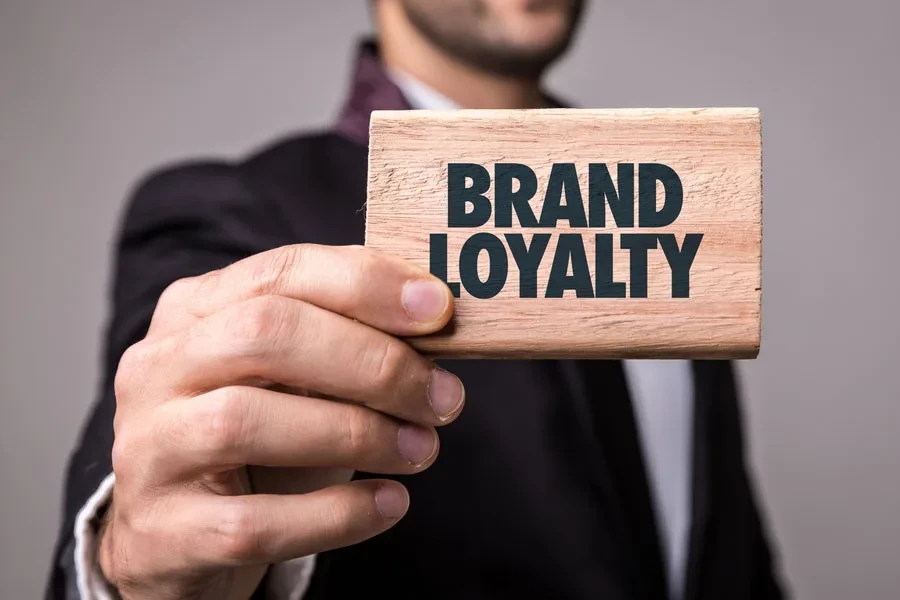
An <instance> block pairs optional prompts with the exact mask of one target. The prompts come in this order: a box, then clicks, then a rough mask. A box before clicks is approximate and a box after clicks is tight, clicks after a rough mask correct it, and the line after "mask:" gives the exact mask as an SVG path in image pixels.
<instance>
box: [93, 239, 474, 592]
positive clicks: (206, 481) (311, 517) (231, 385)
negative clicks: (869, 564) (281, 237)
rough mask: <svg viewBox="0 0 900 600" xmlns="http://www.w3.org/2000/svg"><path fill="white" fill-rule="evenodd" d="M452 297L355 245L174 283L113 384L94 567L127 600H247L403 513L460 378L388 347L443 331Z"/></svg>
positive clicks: (255, 260)
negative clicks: (110, 485) (109, 486)
mask: <svg viewBox="0 0 900 600" xmlns="http://www.w3.org/2000/svg"><path fill="white" fill-rule="evenodd" d="M452 313H453V297H452V295H451V294H450V290H449V289H448V288H447V287H446V286H445V285H444V284H443V283H442V282H441V281H440V280H438V279H437V278H435V277H433V276H431V275H430V274H429V273H427V272H425V271H423V270H422V269H419V268H417V267H415V266H413V265H411V264H409V263H407V262H405V261H402V260H400V259H396V258H392V257H390V256H387V255H385V254H381V253H377V252H374V251H371V250H367V249H365V248H361V247H328V246H317V245H298V246H289V247H284V248H279V249H277V250H272V251H270V252H265V253H262V254H259V255H256V256H253V257H250V258H248V259H245V260H243V261H240V262H238V263H235V264H234V265H231V266H229V267H227V268H225V269H222V270H220V271H214V272H211V273H208V274H206V275H203V276H200V277H195V278H189V279H183V280H180V281H176V282H175V283H174V284H172V285H171V286H170V287H169V288H168V289H167V290H166V291H165V293H163V295H162V296H161V298H160V300H159V303H158V305H157V308H156V312H155V313H154V315H153V320H152V323H151V325H150V329H149V332H148V334H147V337H146V338H145V339H144V340H142V341H141V342H138V343H137V344H135V345H134V346H132V347H131V348H129V349H128V350H127V351H126V352H125V354H124V356H123V357H122V360H121V362H120V363H119V369H118V372H117V374H116V382H115V386H116V401H117V410H116V417H115V444H114V446H113V470H114V472H115V474H116V484H115V490H114V494H113V502H112V505H111V507H110V510H109V512H108V516H107V521H106V525H105V527H104V529H103V532H102V536H101V543H100V565H101V568H102V570H103V572H104V575H105V576H106V577H107V579H108V580H109V581H110V582H111V583H113V584H114V585H115V586H116V587H117V588H118V590H119V592H120V593H121V595H122V596H123V597H124V598H128V599H132V598H154V599H165V598H183V597H215V598H226V597H229V598H247V597H249V596H250V594H251V593H252V592H253V590H254V589H255V588H256V586H257V585H258V584H259V581H260V580H261V578H262V576H263V574H264V573H265V570H266V568H267V565H269V564H273V563H277V562H281V561H285V560H288V559H291V558H295V557H300V556H306V555H309V554H314V553H318V552H322V551H325V550H329V549H332V548H337V547H341V546H346V545H349V544H354V543H357V542H360V541H363V540H365V539H367V538H370V537H372V536H374V535H376V534H378V533H381V532H383V531H385V530H386V529H388V528H390V527H391V526H392V525H393V524H395V523H396V522H397V521H398V520H399V519H400V518H401V517H403V515H404V514H405V513H406V510H407V507H408V503H409V498H408V496H407V492H406V489H405V488H404V487H403V486H402V485H401V484H399V483H397V482H395V481H390V480H374V479H373V480H361V481H352V482H351V481H350V475H352V472H353V470H361V471H367V472H375V473H384V474H406V473H417V472H419V471H422V470H424V469H426V468H427V467H428V466H430V465H431V463H432V462H433V461H434V460H435V457H436V456H437V452H438V437H437V433H436V431H435V429H434V428H435V426H439V425H442V424H445V423H448V422H449V421H452V420H453V419H454V418H456V416H457V415H458V414H459V412H460V411H461V410H462V405H463V399H464V392H463V387H462V384H461V382H460V381H459V379H457V378H456V377H455V376H453V375H451V374H450V373H447V372H446V371H443V370H441V369H439V368H436V366H435V365H434V364H432V363H431V362H430V361H428V360H426V359H425V358H423V357H422V356H420V355H419V354H417V353H416V352H415V351H414V350H412V349H411V348H410V347H409V346H408V345H407V344H406V343H404V342H403V341H401V340H399V339H397V337H394V336H412V335H421V334H427V333H431V332H434V331H437V330H439V329H441V328H442V327H443V326H444V325H445V324H446V323H447V321H448V320H449V319H450V317H451V315H452Z"/></svg>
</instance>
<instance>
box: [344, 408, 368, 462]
mask: <svg viewBox="0 0 900 600" xmlns="http://www.w3.org/2000/svg"><path fill="white" fill-rule="evenodd" d="M341 424H342V428H343V431H342V432H341V436H342V440H343V444H344V447H345V449H346V450H347V452H348V453H350V455H351V456H360V455H363V454H366V453H367V452H368V450H369V449H370V448H369V447H370V443H371V440H372V435H373V426H372V420H371V419H370V418H368V417H367V416H366V414H365V412H364V411H362V410H360V409H358V408H357V407H354V406H348V407H347V414H346V415H345V416H344V418H343V419H342V420H341Z"/></svg>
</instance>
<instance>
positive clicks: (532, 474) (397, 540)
mask: <svg viewBox="0 0 900 600" xmlns="http://www.w3.org/2000/svg"><path fill="white" fill-rule="evenodd" d="M372 6H373V11H374V14H375V17H376V21H377V25H378V30H379V42H378V44H377V45H376V44H375V43H366V44H364V45H363V46H362V48H361V51H360V55H359V58H358V62H357V65H356V75H355V80H354V83H353V89H352V91H351V94H350V98H349V100H348V101H347V103H346V105H345V107H344V109H343V111H342V113H341V116H340V118H339V120H338V122H337V124H336V125H335V127H334V128H333V129H331V130H329V131H326V132H322V133H319V134H316V135H307V136H301V137H293V138H288V139H286V140H283V141H281V142H279V143H277V144H275V145H273V146H271V147H269V148H267V149H265V150H264V151H263V152H260V153H258V154H256V155H254V156H252V157H250V158H248V159H246V160H243V161H241V162H239V163H235V164H225V163H194V164H187V165H179V166H177V167H174V168H170V169H166V170H163V171H160V172H157V173H155V174H153V175H152V176H150V177H148V178H147V179H146V180H145V181H144V182H143V184H142V185H141V186H140V187H139V189H138V190H137V192H136V193H135V195H134V197H133V199H132V201H131V203H130V205H129V209H128V212H127V216H126V219H125V223H124V227H123V231H122V233H121V238H120V242H119V246H118V256H117V263H116V279H115V282H116V283H115V294H114V301H115V306H114V313H113V316H112V320H111V324H110V327H109V331H108V340H107V355H106V376H105V379H104V387H103V392H102V396H101V398H100V401H99V402H98V404H97V405H96V407H95V409H94V412H93V414H92V416H91V419H90V422H89V424H88V426H87V428H86V430H85V432H84V434H83V437H82V439H81V444H80V446H79V448H78V450H77V451H76V453H75V454H74V456H73V458H72V461H71V465H70V469H69V478H68V486H67V495H66V511H65V519H64V523H63V529H62V532H61V535H60V540H59V545H58V551H57V555H56V561H55V564H54V568H53V573H52V577H51V581H50V584H49V586H48V598H60V599H61V598H76V597H84V598H88V597H90V598H103V597H115V596H120V597H123V598H128V599H140V598H154V599H157V598H162V599H167V598H250V597H258V598H263V597H270V598H303V599H304V600H310V599H317V598H354V597H363V595H365V597H370V596H372V597H378V596H383V597H391V598H438V599H442V598H448V599H449V598H453V599H458V598H465V599H478V598H553V599H556V598H606V599H624V598H629V599H630V598H639V599H665V598H671V599H678V600H681V599H684V600H701V599H704V600H705V599H721V598H728V599H735V600H740V599H748V600H749V599H753V600H758V599H774V598H781V597H782V592H781V586H780V584H779V582H778V580H777V578H776V576H775V574H774V570H773V565H772V561H771V557H770V550H769V546H768V542H767V539H766V534H765V529H764V526H763V524H762V520H761V518H760V512H759V509H758V506H757V502H756V499H755V494H754V491H753V488H752V485H751V482H750V478H749V476H748V472H747V468H746V464H745V460H746V459H745V455H744V449H743V441H742V439H743V434H742V425H741V419H740V414H739V408H738V401H737V397H736V389H735V381H734V375H733V370H732V367H731V365H730V364H729V363H727V362H714V361H698V362H694V363H690V362H687V361H636V362H632V361H629V362H625V363H621V362H617V361H531V362H529V361H494V362H486V361H444V362H441V363H440V366H436V365H435V364H433V363H432V362H430V361H428V360H426V359H425V358H423V357H422V356H420V355H418V354H416V353H415V352H414V351H413V350H412V349H411V348H410V347H409V346H408V345H407V344H405V343H403V342H402V341H401V340H400V338H402V337H405V336H414V335H421V334H426V333H429V332H433V331H437V330H439V329H440V328H441V327H443V326H444V325H445V324H446V323H447V322H448V320H449V318H450V317H451V315H452V312H453V299H452V297H451V295H450V294H449V291H448V290H447V288H446V287H445V286H444V285H443V284H442V283H441V282H439V281H437V280H436V279H435V278H434V277H432V276H431V275H430V274H428V273H427V272H423V271H421V270H420V269H418V268H416V267H414V266H412V265H410V264H407V263H405V262H404V261H401V260H399V259H395V258H391V257H388V256H385V255H381V254H378V253H374V252H372V251H369V250H366V249H364V248H360V247H357V246H353V245H354V244H360V243H361V242H362V239H363V231H364V229H363V228H364V218H365V216H364V214H362V213H361V212H360V210H359V209H360V207H361V206H363V204H364V201H365V180H366V143H367V129H368V118H369V113H370V112H371V111H372V110H373V109H389V108H395V109H396V108H447V107H459V106H462V107H471V108H530V107H531V108H533V107H541V106H555V105H558V103H557V102H556V101H554V100H553V99H551V98H550V97H549V96H547V95H546V94H544V93H543V92H542V89H541V86H540V79H541V75H542V73H543V72H544V71H545V70H546V68H547V67H548V65H550V64H551V63H552V62H553V61H554V60H555V59H556V58H557V57H559V56H560V55H561V54H562V53H563V52H564V51H565V49H566V48H567V46H568V45H569V42H570V40H571V38H572V35H573V32H574V30H575V27H576V24H577V22H578V17H579V15H580V12H581V8H582V7H581V3H580V2H574V1H563V0H559V1H551V0H546V1H526V0H452V1H450V0H444V1H442V2H437V1H436V0H434V1H428V0H375V1H374V2H373V5H372ZM463 404H466V409H465V411H464V410H463ZM438 430H440V444H439V443H438V436H437V432H438ZM439 445H440V449H441V458H440V460H436V458H437V454H438V447H439ZM385 476H388V477H385Z"/></svg>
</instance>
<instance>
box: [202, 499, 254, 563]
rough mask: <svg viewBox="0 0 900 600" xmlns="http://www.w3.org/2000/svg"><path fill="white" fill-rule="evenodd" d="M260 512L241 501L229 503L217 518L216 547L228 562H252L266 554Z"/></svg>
mask: <svg viewBox="0 0 900 600" xmlns="http://www.w3.org/2000/svg"><path fill="white" fill-rule="evenodd" d="M258 518H259V516H258V513H256V512H255V511H253V510H252V509H251V508H249V507H247V506H246V505H245V504H242V503H240V502H232V503H229V504H227V505H226V506H225V507H223V509H222V510H221V512H220V513H219V516H218V518H217V521H216V524H215V528H214V531H213V535H214V541H213V544H214V546H213V547H214V548H217V549H218V552H219V554H220V555H221V556H222V558H224V559H225V560H226V561H228V562H232V563H234V562H236V563H243V562H252V561H256V560H260V559H262V558H264V556H265V543H264V542H265V540H264V536H263V534H262V533H261V531H262V530H261V527H260V524H259V521H258Z"/></svg>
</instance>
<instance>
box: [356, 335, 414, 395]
mask: <svg viewBox="0 0 900 600" xmlns="http://www.w3.org/2000/svg"><path fill="white" fill-rule="evenodd" d="M360 365H361V370H362V371H363V374H364V376H365V377H366V378H367V379H368V380H369V381H370V382H371V385H372V387H373V389H374V390H375V391H376V392H377V393H379V394H390V393H392V392H394V391H395V390H396V389H397V388H398V387H399V385H400V384H401V382H402V380H403V377H404V375H405V373H406V370H407V365H408V357H407V353H406V351H405V350H404V348H403V346H402V345H401V344H400V343H399V342H397V341H396V340H394V339H393V338H384V339H378V340H375V341H373V342H371V343H370V344H368V346H367V347H366V348H365V349H364V351H363V354H362V360H361V361H360Z"/></svg>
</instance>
